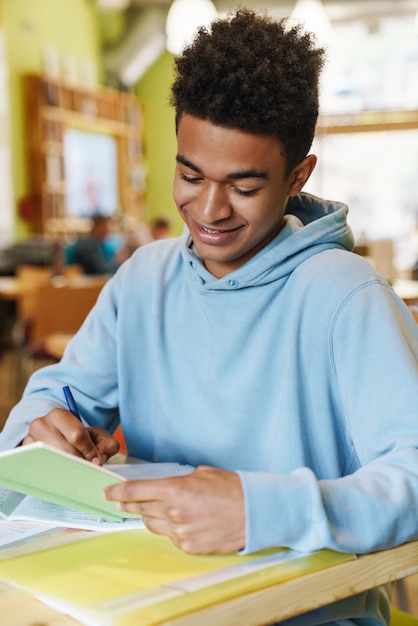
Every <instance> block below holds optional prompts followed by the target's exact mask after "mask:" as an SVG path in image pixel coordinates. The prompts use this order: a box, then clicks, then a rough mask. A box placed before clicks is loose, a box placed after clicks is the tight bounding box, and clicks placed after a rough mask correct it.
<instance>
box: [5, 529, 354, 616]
mask: <svg viewBox="0 0 418 626" xmlns="http://www.w3.org/2000/svg"><path fill="white" fill-rule="evenodd" d="M353 558H355V557H354V556H353V555H347V554H341V553H337V552H333V551H329V550H323V551H319V552H316V553H312V554H302V553H298V552H294V551H292V550H285V549H282V550H280V549H276V550H264V551H262V552H258V553H256V554H252V555H248V556H240V555H236V554H233V555H225V556H218V555H213V556H194V555H189V554H186V553H184V552H182V551H181V550H179V549H178V548H176V547H175V546H174V545H173V544H172V542H171V541H170V540H169V539H168V538H166V537H161V536H158V535H154V534H152V533H150V532H149V531H147V530H135V531H127V532H124V533H106V534H100V535H97V534H94V536H92V538H91V539H84V540H82V541H79V542H76V543H71V544H67V545H63V546H59V547H54V548H52V549H47V550H43V551H41V552H37V553H31V554H26V555H23V556H19V557H16V558H13V559H8V560H4V561H1V562H0V578H1V579H2V580H4V581H7V582H9V583H11V584H13V585H17V586H19V587H22V588H24V589H27V590H29V591H30V592H31V593H32V594H34V595H36V596H38V597H40V598H41V599H42V600H43V601H45V602H46V603H48V604H52V605H53V606H55V607H56V608H57V609H58V610H61V611H62V612H65V613H68V614H70V615H72V616H73V617H75V618H77V619H79V620H80V621H81V622H82V623H85V624H98V625H100V626H106V625H107V624H109V626H111V625H117V626H137V625H138V624H141V626H154V625H157V624H161V623H163V622H164V621H165V620H167V619H169V618H173V617H177V616H179V615H183V614H186V613H189V612H191V611H193V610H196V609H198V608H203V607H205V606H209V605H211V604H214V603H217V602H220V601H222V600H226V599H229V598H233V597H236V596H238V595H241V594H244V593H247V592H249V591H254V590H256V589H259V588H263V587H267V586H269V585H272V584H274V583H276V582H279V581H282V580H287V579H290V578H293V577H296V576H300V575H303V574H304V573H307V572H311V571H315V570H317V569H323V568H325V567H329V566H332V565H334V564H337V563H341V562H342V561H347V560H351V559H353Z"/></svg>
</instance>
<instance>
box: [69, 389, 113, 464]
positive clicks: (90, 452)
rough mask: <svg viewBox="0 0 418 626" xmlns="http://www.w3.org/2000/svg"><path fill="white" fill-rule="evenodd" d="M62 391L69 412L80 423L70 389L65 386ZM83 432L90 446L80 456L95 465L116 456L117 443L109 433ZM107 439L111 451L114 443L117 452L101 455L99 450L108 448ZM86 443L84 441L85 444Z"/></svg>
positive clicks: (87, 430)
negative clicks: (86, 435) (110, 442)
mask: <svg viewBox="0 0 418 626" xmlns="http://www.w3.org/2000/svg"><path fill="white" fill-rule="evenodd" d="M62 390H63V392H64V396H65V400H66V402H67V406H68V409H69V411H71V413H72V414H73V415H74V416H75V417H76V418H77V419H78V420H79V421H80V422H81V423H82V419H81V415H80V412H79V410H78V407H77V404H76V401H75V400H74V396H73V394H72V391H71V389H70V387H69V386H68V385H65V386H64V387H63V388H62ZM85 430H86V433H87V434H88V436H89V440H90V442H89V443H90V445H87V448H86V449H85V450H83V451H82V456H83V457H84V458H86V459H88V460H89V461H91V462H92V463H96V464H97V465H103V463H105V462H106V461H107V460H108V459H109V458H110V456H113V455H114V454H116V452H118V451H119V442H117V441H116V439H114V437H112V436H111V435H109V433H108V432H107V431H105V430H104V429H101V428H87V429H85ZM109 438H110V440H111V441H112V446H111V447H112V450H113V449H114V444H113V442H116V444H117V450H115V451H112V453H111V454H109V455H108V453H107V452H104V453H102V452H101V451H100V449H101V448H104V449H107V448H108V446H107V444H108V442H109ZM85 441H86V440H85ZM87 443H88V442H87V441H86V444H87ZM78 450H80V448H78ZM94 451H96V455H94Z"/></svg>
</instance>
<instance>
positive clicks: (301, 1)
mask: <svg viewBox="0 0 418 626" xmlns="http://www.w3.org/2000/svg"><path fill="white" fill-rule="evenodd" d="M291 18H292V19H294V20H297V21H298V22H302V23H303V25H304V29H305V30H306V31H309V32H312V33H314V35H315V36H316V38H317V39H318V42H319V43H320V44H325V43H328V41H329V39H330V34H331V28H332V26H331V20H330V19H329V16H328V13H327V12H326V10H325V8H324V5H323V4H322V2H321V0H298V1H297V2H296V6H295V8H294V9H293V11H292V13H291Z"/></svg>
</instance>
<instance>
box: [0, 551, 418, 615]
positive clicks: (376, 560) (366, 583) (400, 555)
mask: <svg viewBox="0 0 418 626" xmlns="http://www.w3.org/2000/svg"><path fill="white" fill-rule="evenodd" d="M416 573H418V541H414V542H411V543H407V544H404V545H402V546H399V547H397V548H393V549H391V550H385V551H382V552H375V553H373V554H366V555H363V556H359V557H358V558H357V559H356V560H354V561H349V562H346V563H342V564H339V565H335V566H333V567H330V568H328V569H325V570H321V571H318V572H314V573H310V574H306V575H305V576H301V577H299V578H295V579H293V580H288V581H286V582H283V583H279V584H276V585H273V586H272V587H269V588H266V589H261V590H259V591H256V592H254V593H251V594H247V595H244V596H241V597H238V598H234V599H233V600H230V601H228V602H223V603H221V604H218V605H215V606H212V607H208V608H206V609H203V610H201V611H198V612H196V613H191V614H189V615H185V616H183V617H180V618H177V619H172V620H170V622H169V624H170V626H196V624H197V623H198V624H199V626H213V625H214V624H216V626H231V624H245V626H258V625H260V624H268V623H272V622H274V621H277V620H280V619H287V618H289V617H292V616H296V615H300V614H301V613H304V612H306V611H309V610H312V609H315V608H318V607H319V606H323V605H326V604H329V603H331V602H335V601H336V600H339V599H341V598H344V597H348V596H352V595H355V594H357V593H360V592H361V591H364V590H366V589H371V588H373V587H376V586H378V585H381V584H384V583H386V582H391V581H394V580H398V579H400V578H404V577H405V576H409V575H412V574H416ZM0 604H1V615H2V616H3V615H4V616H6V615H7V616H8V620H7V626H35V625H36V626H74V624H77V623H78V622H76V621H74V620H73V619H71V618H69V617H67V616H65V615H61V614H60V613H58V612H57V611H55V610H53V609H51V608H49V607H47V606H45V605H43V604H42V603H40V602H38V601H37V600H35V599H34V598H32V597H31V596H29V595H28V594H26V593H25V592H23V591H19V590H17V589H12V588H9V587H7V586H6V585H4V584H0ZM166 623H167V624H168V622H166Z"/></svg>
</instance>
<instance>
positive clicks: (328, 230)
mask: <svg viewBox="0 0 418 626" xmlns="http://www.w3.org/2000/svg"><path fill="white" fill-rule="evenodd" d="M347 213H348V207H347V205H346V204H343V203H341V202H332V201H327V200H322V199H321V198H317V197H316V196H313V195H311V194H307V193H301V194H299V195H297V196H292V197H290V198H289V200H288V203H287V207H286V212H285V218H284V219H285V226H284V228H283V229H282V230H281V231H280V233H279V234H278V235H277V237H275V239H273V241H271V242H270V243H269V244H268V245H267V246H266V247H265V248H263V250H260V252H259V253H258V254H256V255H255V256H254V257H253V258H252V259H250V260H249V261H248V262H247V263H245V264H244V265H242V266H241V267H239V268H238V269H237V270H235V271H234V272H231V273H230V274H228V275H227V276H225V277H223V278H215V277H214V276H213V275H212V274H210V273H209V272H208V271H207V270H206V268H205V266H204V264H203V261H202V259H201V258H200V257H199V256H197V255H196V253H195V252H194V251H193V250H192V241H191V237H190V233H189V231H188V229H185V231H184V232H183V235H182V243H183V245H182V249H181V251H182V255H183V258H184V260H185V261H186V263H187V264H188V265H189V266H190V268H191V274H192V278H193V279H194V280H195V281H196V282H197V283H198V284H200V285H201V286H202V287H203V288H209V289H221V290H224V289H231V288H233V289H237V288H245V287H248V286H250V285H251V286H253V285H263V284H267V283H271V282H273V281H275V280H278V279H280V278H283V277H285V276H287V275H288V274H290V273H291V272H293V270H294V269H295V268H296V267H298V266H299V265H300V264H301V263H303V262H304V261H305V260H306V259H308V258H309V257H311V256H313V255H314V254H318V253H319V252H322V251H323V250H328V249H330V248H340V249H341V250H352V249H353V246H354V237H353V233H352V231H351V228H350V227H349V225H348V224H347Z"/></svg>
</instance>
